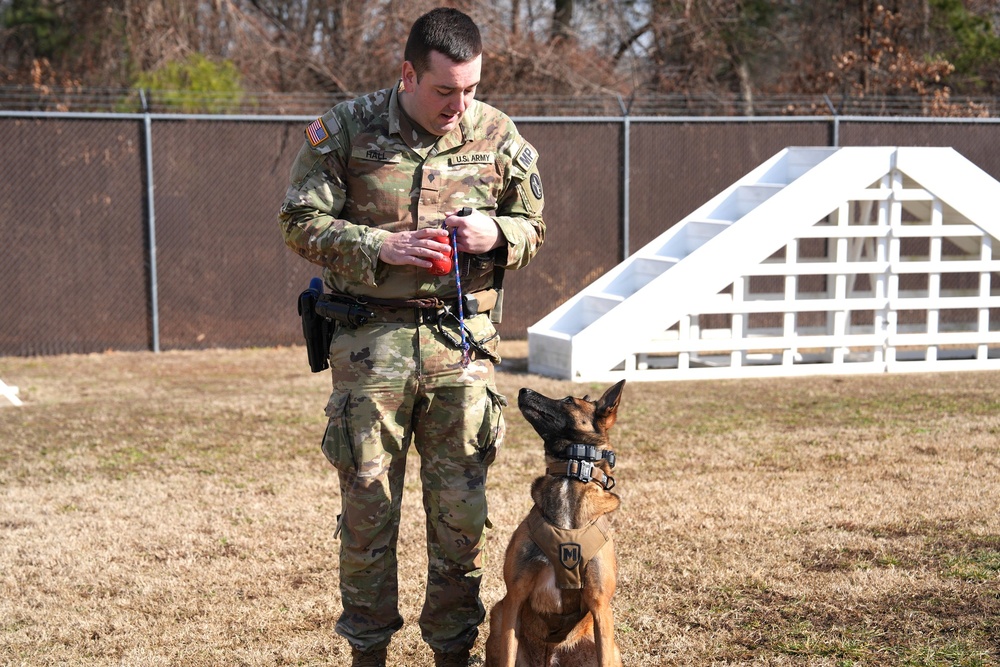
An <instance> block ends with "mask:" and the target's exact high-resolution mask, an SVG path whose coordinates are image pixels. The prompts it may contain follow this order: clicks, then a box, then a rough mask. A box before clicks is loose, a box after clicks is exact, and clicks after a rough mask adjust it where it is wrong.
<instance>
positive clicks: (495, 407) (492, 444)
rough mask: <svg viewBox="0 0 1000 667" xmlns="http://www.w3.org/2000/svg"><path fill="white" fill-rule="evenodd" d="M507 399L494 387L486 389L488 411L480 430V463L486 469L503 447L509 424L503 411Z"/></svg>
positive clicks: (485, 412) (484, 415)
mask: <svg viewBox="0 0 1000 667" xmlns="http://www.w3.org/2000/svg"><path fill="white" fill-rule="evenodd" d="M506 405H507V399H506V398H505V397H504V395H503V394H501V393H500V392H498V391H497V390H496V389H494V388H493V387H486V409H485V411H484V413H483V423H482V425H481V426H480V428H479V462H480V463H481V464H482V466H483V467H484V468H488V467H489V466H490V464H492V463H493V461H494V460H496V457H497V452H498V451H499V450H500V447H501V446H502V445H503V438H504V434H505V433H506V431H507V423H506V422H505V421H504V417H503V409H504V407H506Z"/></svg>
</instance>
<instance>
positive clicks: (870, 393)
mask: <svg viewBox="0 0 1000 667" xmlns="http://www.w3.org/2000/svg"><path fill="white" fill-rule="evenodd" d="M504 352H505V355H506V356H507V357H508V362H507V363H505V367H506V368H507V370H506V371H505V372H502V373H500V375H499V377H498V385H499V388H500V390H501V391H502V392H503V393H505V394H506V395H507V396H508V398H509V399H511V403H512V406H513V404H514V399H515V397H516V394H517V390H518V389H519V388H520V387H522V386H530V387H532V388H534V389H536V390H538V391H541V392H542V393H545V394H548V395H550V396H560V397H561V396H565V395H567V394H577V395H580V394H584V393H590V394H591V395H594V394H597V393H598V392H600V391H602V390H603V389H604V388H605V387H604V386H603V385H601V386H595V385H580V384H572V383H568V382H560V381H554V380H551V379H545V378H541V377H538V376H534V375H530V374H528V373H527V372H526V371H525V370H524V369H525V364H524V361H523V358H521V357H523V355H524V348H523V344H522V345H521V346H520V347H519V346H517V345H516V344H515V345H507V346H505V348H504ZM0 377H2V378H3V379H4V380H5V381H6V382H8V383H9V384H14V385H18V386H19V387H20V388H21V398H22V399H23V400H24V401H25V405H24V406H23V407H20V408H15V407H13V406H10V405H4V404H0V664H4V665H74V666H78V665H185V666H189V665H193V666H200V665H213V666H214V665H342V664H347V662H348V660H347V655H348V653H349V652H348V648H347V645H346V643H345V642H344V641H343V640H341V639H340V638H339V637H338V636H337V635H336V634H335V633H334V631H333V626H334V624H335V622H336V619H337V616H338V614H339V611H340V610H339V595H338V593H337V555H336V554H337V548H338V545H337V541H336V540H335V539H334V538H333V529H334V523H335V517H336V515H337V513H338V511H339V500H338V494H337V487H336V478H335V476H334V474H333V470H332V468H331V467H329V465H328V464H327V463H326V461H325V459H324V458H323V456H322V454H321V453H320V450H319V438H320V435H321V433H322V430H323V427H324V423H325V417H324V415H323V407H324V405H325V403H326V399H327V396H328V393H329V386H328V383H329V378H328V377H327V375H326V374H316V375H312V374H310V373H309V371H308V368H307V366H306V358H305V351H304V349H303V348H281V349H254V350H220V351H211V352H169V353H162V354H158V355H153V354H150V353H108V354H98V355H81V356H60V357H47V358H2V359H0ZM0 400H2V399H0ZM507 422H508V437H507V442H506V444H505V445H504V449H503V450H502V452H501V454H500V456H499V458H498V461H497V463H496V465H495V466H494V468H493V469H492V470H491V477H490V480H489V492H490V503H491V505H490V515H491V518H492V521H493V523H494V524H495V526H496V527H495V529H494V530H493V531H492V533H491V535H490V543H489V559H488V562H487V571H486V574H485V580H484V581H485V583H484V591H483V593H484V600H485V602H486V604H487V605H492V604H493V603H494V602H495V601H496V600H498V599H499V598H500V597H501V596H502V594H503V583H502V581H501V578H500V566H501V562H502V556H503V550H504V547H505V546H506V543H507V539H508V537H509V536H510V533H511V532H512V531H513V529H514V527H515V526H516V524H517V523H518V522H519V521H520V519H521V517H522V516H523V515H524V514H525V513H526V512H527V511H528V509H529V507H530V499H529V497H528V487H529V485H530V483H531V480H532V479H534V477H536V476H537V475H539V474H541V472H542V465H543V464H542V453H541V447H540V444H539V442H538V441H537V438H536V437H535V436H534V434H533V432H532V431H531V429H530V427H528V425H527V423H526V422H525V421H524V420H523V418H522V417H521V416H520V414H518V413H517V410H516V408H513V407H512V408H511V409H510V410H509V411H508V412H507ZM613 435H614V437H615V442H616V450H617V452H618V455H619V465H618V468H617V474H616V477H617V480H618V490H619V491H620V493H621V495H622V499H623V503H622V509H621V510H620V511H619V512H618V513H617V515H616V518H615V530H616V540H617V548H618V555H619V561H620V568H621V569H620V573H619V587H618V595H617V596H616V598H615V602H614V608H615V615H616V617H615V618H616V627H617V637H618V641H619V644H620V646H621V649H622V653H623V656H624V658H625V664H626V665H630V666H632V667H643V666H646V665H707V664H713V663H714V664H721V663H725V664H768V665H998V664H1000V512H998V509H1000V374H998V373H987V372H984V373H965V374H935V375H912V376H877V377H850V378H802V379H784V380H740V381H736V380H734V381H719V382H685V383H655V384H652V383H651V384H637V383H636V384H630V385H628V386H627V387H626V389H625V395H624V398H623V401H622V407H621V410H620V417H619V422H618V425H617V426H616V427H615V429H614V431H613ZM415 463H416V455H415V454H413V455H412V456H411V459H410V461H409V464H410V466H411V471H410V472H411V473H415V470H412V467H413V466H414V465H415ZM406 493H407V496H406V500H405V503H404V510H403V519H404V520H403V526H402V531H401V544H400V562H401V567H402V568H403V569H402V571H401V589H402V596H403V599H402V607H403V615H404V617H405V618H406V620H407V623H406V626H405V627H404V629H403V630H402V631H400V632H399V633H398V634H397V635H396V637H395V638H394V640H393V644H392V646H391V647H390V653H389V655H390V664H392V665H412V666H423V665H429V664H432V660H431V656H430V651H429V650H428V649H427V647H426V646H425V645H423V643H422V642H421V640H420V633H419V630H418V628H417V626H416V617H417V615H418V613H419V607H420V604H421V601H422V595H423V584H424V568H425V563H426V559H425V556H424V552H423V525H422V511H421V509H420V500H419V488H418V484H417V482H416V475H415V474H411V475H409V476H408V478H407V491H406ZM486 631H487V626H486V625H485V624H484V626H483V628H482V633H481V637H480V642H479V644H478V645H477V648H478V650H479V654H480V655H481V653H482V642H483V640H484V639H485V634H486Z"/></svg>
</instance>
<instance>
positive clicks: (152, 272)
mask: <svg viewBox="0 0 1000 667" xmlns="http://www.w3.org/2000/svg"><path fill="white" fill-rule="evenodd" d="M139 99H140V100H141V101H142V122H143V128H144V130H145V131H144V140H145V150H146V206H147V217H146V229H147V236H148V239H149V240H148V243H149V247H148V248H147V252H148V255H149V315H150V333H151V344H152V349H153V352H159V351H160V303H159V297H158V295H157V284H156V206H155V204H154V197H153V123H152V116H151V115H150V112H149V103H148V101H147V99H146V91H145V90H144V89H140V90H139Z"/></svg>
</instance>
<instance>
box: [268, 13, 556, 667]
mask: <svg viewBox="0 0 1000 667" xmlns="http://www.w3.org/2000/svg"><path fill="white" fill-rule="evenodd" d="M481 66H482V42H481V38H480V34H479V29H478V28H477V26H476V24H475V23H474V22H473V21H472V19H470V18H469V17H468V16H466V15H465V14H463V13H461V12H459V11H457V10H454V9H446V8H438V9H435V10H432V11H430V12H428V13H427V14H425V15H423V16H421V17H420V18H419V19H417V21H416V22H415V23H414V24H413V27H412V28H411V31H410V35H409V38H408V40H407V42H406V47H405V51H404V62H403V65H402V79H401V80H400V81H399V82H398V83H397V85H395V86H392V87H391V88H388V89H385V90H380V91H378V92H375V93H371V94H369V95H366V96H363V97H360V98H358V99H355V100H353V101H350V102H345V103H341V104H338V105H337V106H335V107H334V108H333V109H331V110H330V111H328V112H327V113H326V114H324V115H323V116H322V117H321V118H318V119H317V120H316V121H315V122H313V123H312V124H310V125H309V126H308V127H307V128H306V131H305V135H306V141H305V143H304V145H303V147H302V149H301V150H300V151H299V154H298V156H297V158H296V160H295V164H294V166H293V167H292V170H291V177H290V180H291V184H290V186H289V188H288V193H287V195H286V197H285V201H284V203H283V205H282V207H281V212H280V215H279V221H280V225H281V231H282V233H283V235H284V238H285V242H286V243H287V244H288V246H289V247H290V248H291V249H292V250H294V251H295V252H297V253H298V254H300V255H301V256H302V257H304V258H306V259H307V260H309V261H311V262H313V263H315V264H318V265H320V266H322V267H323V269H324V271H323V275H324V281H325V283H326V286H327V288H328V289H329V290H330V292H331V294H329V295H327V296H325V297H324V298H325V299H328V300H329V301H330V302H331V303H333V304H337V305H339V306H340V307H341V308H344V307H349V308H358V309H361V310H362V311H363V312H365V313H366V316H365V317H363V318H360V319H359V318H356V317H350V318H344V319H342V320H341V321H339V322H337V323H336V324H335V327H336V328H335V332H334V335H333V340H332V343H331V345H330V351H329V352H330V356H329V363H330V367H331V371H332V376H333V392H332V394H331V396H330V401H329V403H328V405H327V408H326V412H327V415H328V417H329V422H328V425H327V428H326V433H325V434H324V436H323V443H322V449H323V453H324V454H325V455H326V457H327V459H328V460H329V461H330V463H332V464H333V466H334V467H335V468H336V469H337V472H338V477H339V481H340V496H341V515H340V516H339V517H338V527H337V530H338V532H339V534H340V539H341V547H340V593H341V599H342V602H343V614H342V615H341V617H340V618H339V620H338V622H337V632H338V633H339V634H341V635H342V636H344V637H345V638H346V639H347V640H348V642H349V643H350V645H351V647H352V655H353V664H354V665H384V664H385V659H386V647H387V646H388V644H389V640H390V638H391V636H392V634H393V633H394V632H395V631H396V630H398V629H399V628H400V627H401V626H402V623H403V619H402V617H401V616H400V614H399V611H398V605H397V597H398V595H397V593H398V588H397V573H396V570H397V563H396V541H397V535H398V526H399V510H400V502H401V498H402V492H403V473H404V467H405V461H406V455H407V450H408V449H409V445H410V443H411V442H412V443H413V445H414V447H415V448H416V450H417V452H418V454H419V456H420V480H421V484H422V489H423V505H424V510H425V512H426V522H427V526H426V529H427V530H426V533H427V555H428V573H427V591H426V595H425V599H424V605H423V610H422V612H421V614H420V628H421V633H422V636H423V638H424V641H426V642H427V643H428V644H429V645H430V647H431V648H432V649H433V650H434V656H435V664H436V665H463V666H464V665H466V664H468V661H469V657H470V650H471V648H472V646H473V644H474V642H475V640H476V637H477V635H478V626H479V624H480V623H481V622H482V621H483V619H484V617H485V612H484V608H483V604H482V602H481V600H480V597H479V589H480V582H481V577H482V557H483V556H482V551H483V546H484V542H485V527H486V525H487V523H488V520H487V513H486V495H485V494H486V472H487V469H488V468H489V466H490V464H491V463H492V462H493V460H494V457H495V456H496V452H497V450H498V448H499V447H500V444H501V442H502V440H503V434H504V418H503V414H502V407H503V406H504V405H506V400H505V399H504V397H503V396H502V395H500V394H499V393H498V392H497V390H496V386H495V378H494V363H498V362H499V358H498V357H497V356H496V351H497V346H498V344H499V337H498V335H497V331H496V329H495V327H494V323H495V322H498V321H499V315H500V303H501V302H500V297H501V296H502V291H501V290H500V287H501V282H502V276H503V271H504V269H519V268H521V267H522V266H524V265H526V264H527V263H528V261H529V260H530V259H531V258H532V257H533V256H534V255H535V253H536V252H537V251H538V249H539V246H541V244H542V241H543V240H544V234H545V224H544V222H543V221H542V206H543V197H542V183H541V179H540V177H539V174H538V164H537V162H538V155H537V153H536V152H535V149H534V148H533V147H532V146H531V144H529V143H528V142H526V141H525V140H524V139H523V138H522V137H521V136H520V135H519V134H518V132H517V129H516V128H515V126H514V124H513V122H511V120H510V118H508V117H507V116H506V115H505V114H503V113H502V112H500V111H498V110H497V109H495V108H493V107H490V106H489V105H486V104H483V103H482V102H479V101H477V100H476V99H475V94H476V88H477V86H478V84H479V79H480V72H481ZM463 209H471V213H468V214H465V213H466V211H464V210H463ZM459 212H462V213H463V215H456V213H459ZM452 242H453V243H455V245H456V246H457V250H458V262H457V263H458V265H459V268H460V273H458V274H457V275H456V273H455V271H454V270H453V271H451V272H450V273H448V274H446V275H435V274H434V273H431V272H430V271H429V269H430V268H431V266H432V264H433V263H434V262H438V263H440V262H442V261H443V262H449V261H450V260H449V253H450V251H451V243H452ZM460 288H461V291H462V293H463V294H464V295H465V296H467V297H471V298H469V299H468V300H467V301H466V302H464V303H462V304H461V306H462V307H461V308H459V306H460V304H459V299H458V298H459V289H460Z"/></svg>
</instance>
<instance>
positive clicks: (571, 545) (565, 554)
mask: <svg viewBox="0 0 1000 667" xmlns="http://www.w3.org/2000/svg"><path fill="white" fill-rule="evenodd" d="M582 559H583V549H581V548H580V545H579V544H577V543H576V542H563V543H562V544H560V545H559V562H560V563H562V566H563V567H564V568H566V569H567V570H573V569H576V567H577V566H578V565H579V564H580V561H581V560H582Z"/></svg>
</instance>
